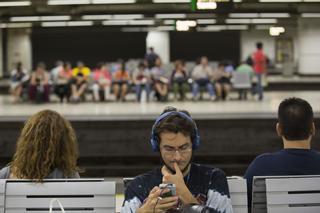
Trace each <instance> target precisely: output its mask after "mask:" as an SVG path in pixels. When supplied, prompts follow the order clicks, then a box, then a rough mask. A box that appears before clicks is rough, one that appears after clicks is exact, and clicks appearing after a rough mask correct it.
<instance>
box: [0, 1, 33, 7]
mask: <svg viewBox="0 0 320 213" xmlns="http://www.w3.org/2000/svg"><path fill="white" fill-rule="evenodd" d="M30 5H31V1H4V2H0V7H21V6H30Z"/></svg>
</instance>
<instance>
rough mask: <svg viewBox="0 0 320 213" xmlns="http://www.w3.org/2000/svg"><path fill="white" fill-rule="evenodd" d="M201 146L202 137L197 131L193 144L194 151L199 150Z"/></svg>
mask: <svg viewBox="0 0 320 213" xmlns="http://www.w3.org/2000/svg"><path fill="white" fill-rule="evenodd" d="M199 146H200V136H199V134H198V131H196V135H195V137H194V140H193V143H192V149H194V150H195V149H198V148H199Z"/></svg>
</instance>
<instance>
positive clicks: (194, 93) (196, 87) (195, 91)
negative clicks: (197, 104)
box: [192, 81, 200, 100]
mask: <svg viewBox="0 0 320 213" xmlns="http://www.w3.org/2000/svg"><path fill="white" fill-rule="evenodd" d="M199 88H200V86H199V84H198V83H197V82H196V81H195V82H193V84H192V98H193V100H196V99H197V96H198V93H199Z"/></svg>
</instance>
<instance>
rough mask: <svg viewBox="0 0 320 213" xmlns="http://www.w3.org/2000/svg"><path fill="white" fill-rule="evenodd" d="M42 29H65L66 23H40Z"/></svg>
mask: <svg viewBox="0 0 320 213" xmlns="http://www.w3.org/2000/svg"><path fill="white" fill-rule="evenodd" d="M41 26H42V27H66V26H67V22H65V21H59V22H42V23H41Z"/></svg>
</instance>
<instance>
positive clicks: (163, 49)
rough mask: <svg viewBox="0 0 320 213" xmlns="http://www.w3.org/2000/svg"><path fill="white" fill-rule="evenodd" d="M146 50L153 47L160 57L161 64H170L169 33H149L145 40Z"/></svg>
mask: <svg viewBox="0 0 320 213" xmlns="http://www.w3.org/2000/svg"><path fill="white" fill-rule="evenodd" d="M146 44H147V45H146V46H147V48H149V47H153V48H154V51H155V52H156V53H157V54H158V55H159V56H160V57H161V59H162V62H163V63H169V62H170V37H169V32H157V31H152V32H149V33H148V35H147V39H146Z"/></svg>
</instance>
